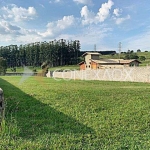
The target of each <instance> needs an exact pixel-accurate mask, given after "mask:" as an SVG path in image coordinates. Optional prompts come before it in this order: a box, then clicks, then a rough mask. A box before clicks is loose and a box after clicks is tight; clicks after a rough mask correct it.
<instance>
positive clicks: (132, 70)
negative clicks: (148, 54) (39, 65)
mask: <svg viewBox="0 0 150 150" xmlns="http://www.w3.org/2000/svg"><path fill="white" fill-rule="evenodd" d="M47 77H50V73H48V74H47ZM51 77H53V78H54V79H56V80H57V79H58V78H61V79H62V80H63V79H64V80H70V79H73V80H76V79H79V80H106V81H131V82H150V67H149V66H148V67H124V68H108V69H98V70H80V71H78V70H74V71H69V70H66V71H63V72H57V71H54V72H53V75H52V76H51Z"/></svg>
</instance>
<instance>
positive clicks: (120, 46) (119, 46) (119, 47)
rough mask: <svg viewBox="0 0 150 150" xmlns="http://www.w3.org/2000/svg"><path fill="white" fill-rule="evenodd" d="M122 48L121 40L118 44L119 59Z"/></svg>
mask: <svg viewBox="0 0 150 150" xmlns="http://www.w3.org/2000/svg"><path fill="white" fill-rule="evenodd" d="M121 48H122V44H121V42H119V45H118V51H119V59H120V54H121Z"/></svg>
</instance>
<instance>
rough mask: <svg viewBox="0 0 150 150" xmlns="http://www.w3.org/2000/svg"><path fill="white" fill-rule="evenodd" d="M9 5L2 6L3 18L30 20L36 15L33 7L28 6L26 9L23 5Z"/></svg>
mask: <svg viewBox="0 0 150 150" xmlns="http://www.w3.org/2000/svg"><path fill="white" fill-rule="evenodd" d="M9 7H10V8H9ZM9 7H5V6H4V7H2V10H3V17H4V18H5V19H14V21H16V22H18V21H23V20H31V19H33V18H34V17H35V16H36V10H35V8H34V7H28V9H26V8H23V7H17V6H16V5H14V4H12V5H10V6H9Z"/></svg>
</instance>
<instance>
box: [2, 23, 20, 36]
mask: <svg viewBox="0 0 150 150" xmlns="http://www.w3.org/2000/svg"><path fill="white" fill-rule="evenodd" d="M20 30H21V28H20V27H18V26H15V25H12V24H10V23H8V22H7V21H5V20H2V21H0V34H1V35H8V34H10V35H21V33H20Z"/></svg>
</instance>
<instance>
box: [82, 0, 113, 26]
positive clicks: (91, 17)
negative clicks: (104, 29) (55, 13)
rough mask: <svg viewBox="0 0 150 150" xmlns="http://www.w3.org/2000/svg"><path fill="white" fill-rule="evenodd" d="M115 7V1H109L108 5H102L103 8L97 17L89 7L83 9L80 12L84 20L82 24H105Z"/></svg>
mask: <svg viewBox="0 0 150 150" xmlns="http://www.w3.org/2000/svg"><path fill="white" fill-rule="evenodd" d="M113 5H114V3H113V1H112V0H108V2H107V3H104V4H102V5H101V8H100V9H99V11H98V13H97V14H96V15H95V14H94V12H92V11H89V10H88V7H87V6H84V7H82V9H81V12H80V14H81V17H82V18H83V20H82V24H83V25H86V24H90V23H99V22H104V21H105V20H106V19H107V18H108V16H109V15H110V10H111V8H112V6H113Z"/></svg>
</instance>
